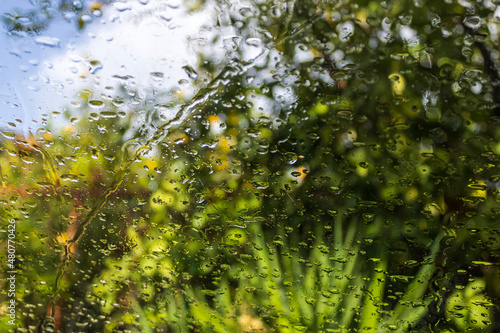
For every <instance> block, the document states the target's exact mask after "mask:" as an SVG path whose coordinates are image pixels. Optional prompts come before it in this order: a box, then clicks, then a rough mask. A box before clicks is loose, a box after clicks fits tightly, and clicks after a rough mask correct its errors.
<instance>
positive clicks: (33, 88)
mask: <svg viewBox="0 0 500 333" xmlns="http://www.w3.org/2000/svg"><path fill="white" fill-rule="evenodd" d="M54 3H57V1H55V2H54ZM90 3H91V2H90V1H87V2H84V3H83V4H82V5H83V6H87V8H88V6H89V4H90ZM207 7H208V8H210V7H211V6H207ZM30 8H33V5H32V4H31V2H30V1H29V0H3V1H2V4H1V5H0V10H1V12H2V14H3V15H5V13H12V12H16V11H17V12H22V11H23V10H28V9H30ZM96 14H97V15H89V17H87V19H89V20H92V22H91V23H90V24H88V26H87V28H85V29H84V30H83V31H78V30H77V28H76V24H75V20H76V19H77V17H71V13H70V15H69V16H68V15H66V16H64V15H63V14H62V13H56V15H54V17H55V18H54V19H53V21H51V22H50V24H49V25H48V29H47V30H44V31H42V32H41V33H39V34H38V35H29V34H24V35H15V34H12V33H9V32H8V31H7V29H6V27H5V26H4V25H3V24H2V25H1V29H0V128H1V129H5V128H8V127H9V125H8V122H14V123H15V124H16V129H15V130H16V131H19V132H23V133H24V134H27V133H28V132H29V131H32V132H35V131H36V130H37V129H38V128H40V127H41V126H42V123H41V121H40V120H41V118H42V115H43V114H51V113H52V111H59V112H60V111H62V110H63V109H64V108H67V107H69V109H70V110H71V105H72V103H76V102H77V101H78V99H77V98H75V95H76V93H77V92H79V91H81V90H82V89H85V88H86V89H89V90H91V91H93V92H94V93H95V94H96V96H98V95H99V94H100V91H101V90H102V89H104V87H106V86H110V85H116V84H117V82H116V81H117V80H116V78H113V76H115V75H119V76H126V75H130V76H133V77H134V79H133V80H132V81H133V84H134V85H135V86H136V87H137V89H138V91H139V92H141V91H142V92H143V93H144V94H147V92H148V91H151V89H152V88H154V89H157V90H165V91H168V90H171V89H173V88H175V87H176V85H178V82H179V80H181V79H189V77H188V76H187V74H186V72H185V70H184V69H182V67H183V66H186V65H189V66H193V67H195V66H196V56H195V51H196V50H195V49H196V43H199V42H200V41H202V42H203V40H205V39H206V38H205V37H206V33H205V32H204V31H203V30H200V29H201V27H202V25H203V24H204V23H207V22H212V23H213V21H214V20H213V14H214V13H213V12H210V11H204V12H201V13H195V14H188V13H187V11H186V9H185V8H184V7H183V5H182V2H181V1H180V0H179V1H177V2H176V1H168V2H165V1H160V0H149V1H146V0H131V1H128V2H115V3H112V4H110V5H104V6H103V7H102V12H101V13H99V12H97V13H96ZM189 40H191V41H193V40H194V41H195V42H189ZM92 61H98V62H100V65H98V66H97V67H94V68H92V66H90V65H89V64H90V63H91V62H92ZM151 73H163V78H162V79H161V80H157V79H154V78H152V75H151ZM15 119H19V120H21V121H22V123H19V122H18V121H16V120H15ZM11 129H12V128H11Z"/></svg>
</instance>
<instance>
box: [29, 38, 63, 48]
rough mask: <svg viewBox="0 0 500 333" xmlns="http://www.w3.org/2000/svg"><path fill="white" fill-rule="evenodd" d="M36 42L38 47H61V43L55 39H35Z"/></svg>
mask: <svg viewBox="0 0 500 333" xmlns="http://www.w3.org/2000/svg"><path fill="white" fill-rule="evenodd" d="M35 42H36V43H37V44H38V45H42V46H48V47H59V46H60V44H61V41H60V40H59V39H58V38H55V37H48V36H42V37H37V38H35Z"/></svg>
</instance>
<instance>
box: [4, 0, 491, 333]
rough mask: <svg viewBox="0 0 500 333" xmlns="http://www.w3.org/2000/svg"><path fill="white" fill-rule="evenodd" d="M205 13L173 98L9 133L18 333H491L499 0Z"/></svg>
mask: <svg viewBox="0 0 500 333" xmlns="http://www.w3.org/2000/svg"><path fill="white" fill-rule="evenodd" d="M145 3H147V2H145ZM185 5H186V6H189V8H190V10H192V11H193V12H196V11H199V10H202V9H203V8H204V6H213V5H214V3H212V2H203V1H199V2H189V3H186V4H185ZM67 6H70V7H71V6H75V5H74V3H73V5H72V4H68V5H67ZM94 6H95V4H94ZM216 8H217V17H216V19H214V20H215V21H214V23H213V25H214V26H215V27H217V29H212V33H207V34H206V35H204V36H202V37H200V39H201V41H200V43H199V45H198V46H197V55H198V57H199V62H198V66H197V68H192V67H186V68H185V69H186V74H187V77H188V79H189V80H187V79H186V80H185V81H184V82H181V83H180V84H179V86H180V87H179V88H177V89H175V90H174V91H169V92H164V93H159V92H158V93H156V95H155V94H153V95H152V96H148V97H147V98H143V97H141V96H140V94H138V93H137V91H136V90H135V88H134V87H133V86H129V85H127V80H128V79H129V78H128V77H122V78H121V80H122V83H123V84H122V86H121V88H120V89H109V90H108V91H105V92H104V93H101V92H98V90H97V88H96V89H95V90H93V88H92V87H90V88H89V89H87V90H85V91H82V92H81V94H80V96H79V100H80V101H79V104H78V105H79V107H78V108H77V110H76V112H69V111H68V110H66V112H53V113H52V114H47V115H46V117H45V123H44V124H43V127H41V128H40V129H39V131H38V132H37V133H36V134H34V135H33V136H32V137H30V138H23V137H20V136H16V133H15V129H11V130H8V131H3V132H2V133H3V136H4V137H5V139H3V141H2V146H1V148H0V153H1V156H2V158H1V160H0V162H1V172H2V173H1V174H0V176H1V178H2V179H1V180H2V187H3V191H2V192H1V193H0V196H1V201H0V203H1V206H0V211H1V213H0V218H1V220H2V223H5V225H6V223H7V221H8V220H10V219H14V220H15V221H16V228H17V229H16V230H17V231H16V232H17V238H16V239H17V241H18V242H19V244H18V246H17V256H18V259H17V263H16V264H17V267H18V269H19V271H20V272H21V273H20V274H19V275H18V284H17V288H18V290H17V300H18V307H19V309H22V310H20V311H19V312H18V316H17V321H16V323H17V324H18V327H21V328H26V329H28V331H30V330H31V331H34V330H39V331H45V332H48V331H49V330H50V329H52V330H53V329H55V330H60V331H61V332H75V331H81V332H101V331H102V332H115V331H129V332H271V331H275V332H320V331H321V332H343V331H353V332H356V331H363V332H365V331H370V332H375V331H376V332H387V331H396V332H407V331H415V332H420V331H422V332H427V331H430V330H431V331H434V332H455V331H472V332H494V331H497V330H498V328H499V327H500V323H499V322H498V320H497V319H496V318H498V317H499V315H500V309H499V308H498V303H499V302H498V301H499V298H500V287H499V286H500V267H499V264H500V260H499V255H500V238H499V236H500V235H499V233H500V227H499V224H498V215H499V214H500V203H499V200H500V197H499V184H500V170H499V154H500V144H499V137H500V127H499V126H498V125H499V122H500V109H499V104H498V103H499V102H500V91H499V89H500V88H499V84H500V81H499V79H498V66H497V63H498V62H499V57H500V53H499V52H498V42H499V40H498V27H499V23H500V21H499V20H500V15H499V14H498V13H499V11H500V10H499V9H498V6H497V2H496V1H483V2H474V1H465V0H460V1H433V2H430V1H420V0H414V1H404V0H401V1H396V2H388V1H382V2H377V1H362V0H359V1H335V2H333V1H308V0H304V1H281V2H271V1H245V2H238V3H233V2H227V1H218V2H217V4H216ZM70 9H71V8H70ZM102 9H103V10H105V7H103V8H102ZM72 10H74V11H75V12H76V13H79V14H78V15H80V13H84V11H85V8H83V9H81V8H76V7H75V8H74V9H72ZM82 15H83V14H82ZM13 17H14V16H12V15H11V16H10V17H9V18H8V19H9V20H11V19H12V18H13ZM81 28H82V29H83V28H84V26H82V27H81ZM12 29H21V27H19V26H16V25H15V24H14V25H13V26H12ZM34 30H36V29H34ZM206 31H211V30H210V29H206ZM33 33H34V32H33ZM217 50H222V53H223V54H222V55H221V52H218V51H217ZM186 86H189V87H195V88H196V91H197V92H196V93H195V94H194V95H193V96H189V89H187V88H185V89H184V88H183V87H186ZM73 109H75V108H73ZM62 117H65V118H67V120H68V122H67V123H68V125H67V127H65V128H64V129H57V128H55V127H54V125H53V123H54V121H55V120H56V119H58V118H62ZM11 127H15V124H14V123H12V126H11ZM2 241H5V242H6V238H3V239H2ZM2 248H3V247H2ZM4 290H5V288H4ZM1 320H2V321H1V322H0V323H1V325H2V326H4V327H6V328H7V329H12V327H11V326H8V324H7V320H8V318H7V317H6V316H4V317H2V319H1Z"/></svg>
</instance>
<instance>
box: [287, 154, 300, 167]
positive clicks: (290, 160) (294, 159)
mask: <svg viewBox="0 0 500 333" xmlns="http://www.w3.org/2000/svg"><path fill="white" fill-rule="evenodd" d="M284 157H285V162H286V163H287V164H290V165H292V164H295V163H296V162H297V160H298V156H297V154H295V153H293V152H288V153H285V156H284Z"/></svg>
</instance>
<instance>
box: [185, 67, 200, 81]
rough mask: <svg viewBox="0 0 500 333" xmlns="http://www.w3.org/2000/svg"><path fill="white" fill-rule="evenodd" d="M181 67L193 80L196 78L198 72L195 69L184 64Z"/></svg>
mask: <svg viewBox="0 0 500 333" xmlns="http://www.w3.org/2000/svg"><path fill="white" fill-rule="evenodd" d="M182 68H183V69H184V70H185V71H186V73H187V75H188V76H189V78H191V79H193V80H196V79H197V78H198V73H196V71H195V70H194V69H193V68H192V67H191V66H184V67H182Z"/></svg>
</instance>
